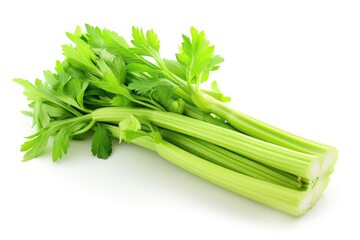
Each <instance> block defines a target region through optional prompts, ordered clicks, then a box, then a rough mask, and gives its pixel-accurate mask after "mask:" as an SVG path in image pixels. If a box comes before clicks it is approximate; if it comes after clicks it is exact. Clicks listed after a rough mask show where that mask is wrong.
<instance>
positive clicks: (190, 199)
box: [0, 0, 360, 239]
mask: <svg viewBox="0 0 360 240" xmlns="http://www.w3.org/2000/svg"><path fill="white" fill-rule="evenodd" d="M200 2H201V3H200ZM235 3H236V4H235ZM359 13H360V7H359V4H358V1H245V2H242V1H225V0H223V1H194V0H192V1H163V2H161V1H155V0H151V1H140V0H137V1H126V2H125V1H106V0H102V1H83V2H80V1H69V2H67V1H59V2H55V1H16V0H12V1H1V3H0V84H1V85H0V98H1V99H0V103H1V109H0V110H1V111H0V112H1V117H0V121H1V123H0V127H1V132H0V133H1V135H0V141H1V142H0V143H1V158H0V239H195V238H197V239H248V238H249V239H253V238H260V237H262V238H267V239H272V238H274V239H275V238H276V239H290V238H291V239H315V238H318V239H319V238H324V239H325V238H327V237H335V238H340V237H345V236H348V237H350V236H351V238H352V239H355V238H356V237H355V235H357V236H359V232H358V229H356V228H358V227H359V221H358V216H359V214H360V211H359V202H360V198H359V169H360V164H359V162H360V159H359V148H360V147H359V144H360V140H359V136H360V127H359V125H360V117H359V111H360V108H359V103H360V97H359V89H360V88H359V80H360V68H359V67H360V34H359V33H360V31H359V29H360V28H359V27H360V14H359ZM84 23H90V24H93V25H98V26H100V27H107V28H109V29H112V30H114V31H117V32H119V33H120V34H122V35H124V36H126V37H127V39H129V38H130V30H131V26H133V25H135V26H139V27H143V28H145V29H147V28H154V29H155V31H156V32H157V33H158V35H159V38H160V40H161V46H162V47H161V50H162V52H163V54H164V56H166V57H173V54H174V52H175V51H176V49H177V46H178V45H179V44H180V42H181V34H182V33H187V32H188V29H189V28H190V26H192V25H193V26H195V27H197V28H199V29H203V30H205V31H206V33H207V35H208V38H209V39H210V40H211V42H212V43H213V44H215V45H216V52H217V53H219V54H221V55H222V56H223V57H224V58H225V62H224V63H223V64H222V67H221V69H220V70H219V71H218V72H217V73H215V74H214V75H213V78H216V79H217V80H218V81H219V84H220V87H221V88H222V89H223V90H224V92H226V93H228V94H229V95H230V96H232V97H233V100H232V105H234V106H236V108H238V109H239V110H241V111H242V112H245V113H248V114H249V115H252V116H254V117H257V118H259V119H262V120H263V121H265V122H268V123H271V124H273V125H276V126H280V127H282V128H284V129H287V130H289V131H292V132H294V133H298V134H301V135H302V136H306V137H308V138H311V139H316V140H318V141H322V142H325V143H328V144H332V145H335V146H337V147H338V149H339V150H340V158H339V161H338V164H337V166H336V171H335V173H334V174H333V176H332V181H331V183H330V185H329V187H328V189H327V190H326V192H325V194H324V195H323V197H322V198H321V200H320V201H319V202H318V204H317V205H316V206H315V207H314V208H313V209H312V210H311V211H310V212H309V213H307V214H306V215H305V216H303V217H302V218H300V219H295V218H292V217H290V216H287V215H285V214H283V213H280V212H278V211H275V210H272V209H270V208H267V207H264V206H262V205H259V204H257V203H254V202H252V201H249V200H247V199H244V198H242V197H239V196H237V195H235V194H232V193H230V192H228V191H225V190H223V189H221V188H219V187H217V186H214V185H212V184H210V183H207V182H205V181H203V180H201V179H199V178H197V177H195V176H193V175H191V174H189V173H187V172H185V171H183V170H181V169H179V168H177V167H175V166H173V165H171V164H170V163H168V162H166V161H165V160H163V159H161V158H160V157H158V156H157V155H156V154H154V153H151V152H148V151H146V150H144V149H140V148H138V147H135V146H131V145H126V144H122V145H120V146H118V145H117V143H116V141H114V146H115V147H114V153H113V155H112V157H111V158H110V159H109V160H107V161H101V160H98V159H95V158H94V157H92V156H91V153H90V147H89V146H90V143H89V141H85V142H73V143H72V145H71V148H70V151H69V154H68V156H66V157H65V158H64V159H63V160H62V161H60V162H59V163H56V164H54V163H52V162H51V156H50V152H49V151H47V152H46V153H45V154H44V155H43V156H41V157H39V158H38V159H35V160H33V161H30V162H27V163H23V162H21V158H22V153H20V152H19V146H20V144H21V143H22V142H23V140H24V139H23V137H24V136H26V135H29V134H30V133H32V132H33V131H34V130H33V129H31V128H30V127H31V120H30V119H28V118H26V117H25V116H23V115H21V114H20V110H23V109H26V101H25V98H24V97H23V95H22V89H21V87H20V86H17V85H15V84H14V83H13V82H11V79H12V78H14V77H22V78H26V79H30V80H32V81H33V80H34V79H35V78H36V77H38V78H41V77H42V71H43V70H44V69H52V68H53V67H54V63H55V60H56V59H59V58H61V47H60V46H61V44H64V43H68V42H69V41H68V40H67V39H66V37H65V32H66V31H73V29H74V28H75V26H76V25H80V26H83V25H84ZM332 239H333V238H332Z"/></svg>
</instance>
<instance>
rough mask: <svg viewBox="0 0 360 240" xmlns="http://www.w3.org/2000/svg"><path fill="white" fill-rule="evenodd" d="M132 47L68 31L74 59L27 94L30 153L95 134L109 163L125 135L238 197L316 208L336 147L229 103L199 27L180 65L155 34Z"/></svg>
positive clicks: (137, 36) (92, 32) (92, 31)
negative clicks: (213, 77) (214, 78)
mask: <svg viewBox="0 0 360 240" xmlns="http://www.w3.org/2000/svg"><path fill="white" fill-rule="evenodd" d="M132 35H133V39H132V41H131V43H132V44H128V43H127V42H126V40H125V39H124V38H122V37H121V36H119V35H118V34H116V33H115V32H112V31H110V30H107V29H100V28H97V27H92V26H90V25H86V32H82V30H81V29H80V27H77V28H76V30H75V32H74V33H67V36H68V37H69V39H70V40H71V41H72V42H73V44H72V45H64V46H63V52H64V56H65V60H63V61H57V62H56V68H55V71H54V72H52V71H45V72H44V77H45V80H44V81H41V80H39V79H37V80H36V81H35V83H34V84H32V83H30V82H29V81H27V80H24V79H15V81H16V82H17V83H19V84H21V85H22V86H23V87H24V88H25V91H24V95H25V96H26V97H27V98H28V100H29V101H30V104H29V106H30V108H31V109H32V111H29V112H24V113H25V114H27V115H29V116H31V117H32V118H33V120H34V124H35V125H36V127H37V129H38V131H37V132H36V133H35V134H33V135H31V136H29V137H28V141H27V142H25V143H24V144H23V145H22V147H21V150H22V151H24V152H26V153H25V155H24V161H27V160H30V159H33V158H35V157H37V156H39V155H40V154H41V153H42V152H43V151H44V149H45V147H46V146H47V144H48V140H49V139H50V138H51V137H54V142H53V148H52V158H53V161H58V160H59V159H60V158H61V157H62V156H63V155H64V154H66V153H67V150H68V148H69V144H70V140H71V139H74V138H76V139H83V138H86V137H87V136H88V135H89V134H88V133H89V132H90V133H93V134H92V145H91V151H92V153H93V155H94V156H97V157H99V158H102V159H106V158H108V157H109V156H110V154H111V151H112V144H111V139H112V138H117V139H119V140H120V141H121V140H123V141H125V142H128V143H133V144H136V145H139V146H142V147H145V148H148V149H150V150H152V151H155V152H157V153H158V154H159V155H160V156H162V157H163V158H165V159H167V160H168V161H170V162H172V163H174V164H176V165H178V166H179V167H181V168H184V169H186V170H187V171H189V172H192V173H194V174H196V175H198V176H200V177H202V178H204V179H206V180H208V181H210V182H213V183H215V184H217V185H219V186H222V187H224V188H226V189H229V190H230V191H233V192H235V193H238V194H240V195H243V196H245V197H248V198H250V199H253V200H255V201H257V202H260V203H262V204H265V205H268V206H271V207H273V208H276V209H279V210H281V211H284V212H286V213H289V214H291V215H293V216H301V215H302V214H304V213H305V212H306V211H307V210H309V209H310V208H311V207H312V206H313V205H314V204H315V203H316V201H317V200H318V199H319V197H320V196H321V194H322V192H323V191H324V190H325V188H326V186H327V184H328V182H329V175H330V174H331V173H332V172H333V168H334V165H335V162H336V160H337V150H336V149H335V148H334V147H332V146H328V145H325V144H321V143H317V142H314V141H311V140H307V139H305V138H302V137H299V136H296V135H294V134H291V133H288V132H285V131H283V130H281V129H279V128H275V127H273V126H270V125H268V124H265V123H263V122H261V121H259V120H256V119H254V118H251V117H249V116H247V115H245V114H243V113H241V112H239V111H237V110H236V109H233V108H231V107H229V106H228V105H226V103H225V102H227V101H229V100H230V98H229V97H227V96H225V95H224V94H223V93H222V92H221V91H220V90H219V88H218V86H217V83H216V82H213V84H212V88H211V89H202V88H201V84H202V83H203V82H205V81H207V80H208V78H209V74H210V72H211V71H214V70H217V69H218V68H219V64H220V63H221V62H222V61H223V58H221V57H220V56H218V55H215V54H214V46H211V45H210V43H209V41H208V40H207V39H206V36H205V34H204V32H202V31H201V32H199V31H197V30H196V29H195V28H191V29H190V36H186V35H183V42H182V44H181V46H180V47H179V53H177V54H176V60H167V59H163V58H162V57H161V55H160V51H159V50H160V42H159V40H158V38H157V35H156V34H155V33H154V31H152V30H149V31H146V32H144V31H143V30H142V29H138V28H133V29H132Z"/></svg>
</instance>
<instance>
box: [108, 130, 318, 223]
mask: <svg viewBox="0 0 360 240" xmlns="http://www.w3.org/2000/svg"><path fill="white" fill-rule="evenodd" d="M107 128H108V129H109V130H110V132H111V134H112V135H113V136H114V137H119V133H120V129H119V127H115V126H110V125H107ZM131 143H133V144H136V145H139V146H141V147H144V148H147V149H150V150H153V151H156V152H157V153H158V154H159V155H160V156H162V157H163V158H165V159H166V160H168V161H169V162H171V163H173V164H175V165H177V166H179V167H181V168H183V169H185V170H187V171H189V172H191V173H193V174H195V175H197V176H199V177H201V178H203V179H205V180H207V181H210V182H212V183H214V184H216V185H219V186H221V187H223V188H225V189H227V190H230V191H232V192H234V193H237V194H239V195H242V196H244V197H247V198H249V199H252V200H254V201H257V202H259V203H261V204H264V205H267V206H269V207H272V208H275V209H278V210H280V211H283V212H285V213H288V214H290V215H292V216H295V217H299V216H301V215H303V214H304V213H306V211H308V210H309V209H310V208H311V207H312V205H313V204H314V203H315V201H314V200H313V192H312V191H305V192H304V191H298V190H295V189H290V188H287V187H284V186H279V185H277V184H273V183H269V182H266V181H262V180H259V179H255V178H252V177H249V176H246V175H244V174H240V173H238V172H235V171H232V170H229V169H226V168H224V167H221V166H219V165H216V164H214V163H211V162H209V161H206V160H204V159H202V158H200V157H197V156H195V155H193V154H191V153H189V152H187V151H185V150H183V149H181V148H179V147H177V146H175V145H173V144H171V143H169V142H167V141H165V140H162V141H160V142H157V143H155V142H154V140H153V139H152V138H151V137H150V136H144V137H139V138H136V139H133V140H132V141H131Z"/></svg>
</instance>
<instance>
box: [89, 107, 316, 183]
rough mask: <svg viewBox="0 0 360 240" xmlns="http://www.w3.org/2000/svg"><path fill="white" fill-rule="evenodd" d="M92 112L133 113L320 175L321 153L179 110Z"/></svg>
mask: <svg viewBox="0 0 360 240" xmlns="http://www.w3.org/2000/svg"><path fill="white" fill-rule="evenodd" d="M91 114H92V118H93V120H95V121H99V122H116V123H118V122H120V121H121V120H123V119H124V118H127V117H129V116H130V115H135V116H137V117H140V118H143V119H147V120H148V121H151V122H153V123H154V124H155V125H157V126H159V127H161V128H166V129H169V130H172V131H176V132H180V133H183V134H186V135H189V136H193V137H196V138H199V139H202V140H205V141H208V142H212V143H213V144H215V145H218V146H221V147H224V148H226V149H228V150H231V151H234V152H236V153H238V154H241V155H243V156H245V157H248V158H251V159H253V160H255V161H258V162H260V163H263V164H265V165H269V166H272V167H274V168H277V169H279V170H283V171H285V172H288V173H291V174H294V175H296V176H299V177H302V178H308V179H313V178H316V177H318V176H319V171H320V169H319V162H320V160H321V159H319V158H320V156H316V155H311V154H306V153H301V152H297V151H294V150H291V149H287V148H284V147H281V146H277V145H274V144H271V143H268V142H264V141H261V140H258V139H255V138H252V137H249V136H247V135H244V134H241V133H238V132H235V131H232V130H229V129H225V128H222V127H219V126H215V125H212V124H209V123H206V122H202V121H199V120H196V119H192V118H189V117H186V116H182V115H179V114H175V113H169V112H159V111H152V110H147V109H134V108H117V107H113V108H101V109H96V110H94V111H93V112H92V113H91Z"/></svg>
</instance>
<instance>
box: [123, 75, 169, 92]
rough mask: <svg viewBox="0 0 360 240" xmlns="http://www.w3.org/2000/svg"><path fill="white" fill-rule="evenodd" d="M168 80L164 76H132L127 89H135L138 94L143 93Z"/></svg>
mask: <svg viewBox="0 0 360 240" xmlns="http://www.w3.org/2000/svg"><path fill="white" fill-rule="evenodd" d="M167 82H168V80H167V79H165V78H140V77H138V78H134V79H132V82H131V83H129V85H128V89H130V90H134V91H136V92H137V93H138V94H145V93H149V92H152V91H154V90H155V88H156V87H158V86H159V85H162V84H167Z"/></svg>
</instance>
